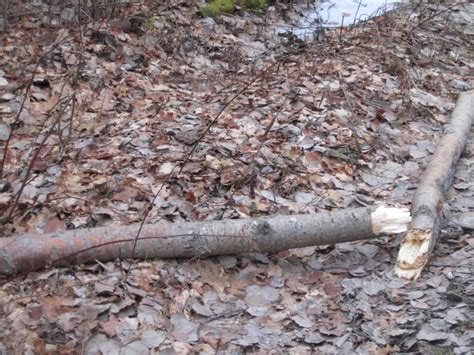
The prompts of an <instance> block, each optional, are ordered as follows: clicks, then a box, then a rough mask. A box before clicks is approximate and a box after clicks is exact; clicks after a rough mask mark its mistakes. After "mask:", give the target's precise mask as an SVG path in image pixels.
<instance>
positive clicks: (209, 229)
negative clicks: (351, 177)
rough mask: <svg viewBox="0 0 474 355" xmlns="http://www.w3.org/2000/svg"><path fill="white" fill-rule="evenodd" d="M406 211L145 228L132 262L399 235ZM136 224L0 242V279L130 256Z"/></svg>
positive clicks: (354, 211) (386, 209) (390, 209)
mask: <svg viewBox="0 0 474 355" xmlns="http://www.w3.org/2000/svg"><path fill="white" fill-rule="evenodd" d="M410 219H411V218H410V213H409V211H408V209H407V208H395V207H384V206H380V207H378V208H376V209H375V208H356V209H346V210H340V211H335V212H329V213H317V214H304V215H293V216H282V215H278V216H273V217H269V218H268V217H267V218H254V219H232V220H223V221H205V222H187V223H181V224H179V223H159V224H147V225H144V227H143V229H142V232H141V234H140V238H139V240H138V243H137V246H136V249H135V253H134V257H136V258H139V259H145V258H183V257H186V258H196V257H205V256H210V255H225V254H239V253H248V252H262V253H265V252H277V251H282V250H287V249H293V248H301V247H307V246H313V245H324V244H335V243H342V242H349V241H354V240H362V239H369V238H373V237H375V236H378V235H383V234H396V233H402V232H404V231H406V230H407V226H408V223H409V222H410ZM138 228H139V225H129V226H118V227H112V228H110V227H107V228H95V229H77V230H70V231H64V232H57V233H50V234H45V235H23V236H17V237H11V238H0V275H5V276H11V275H14V274H19V273H24V272H29V271H34V270H38V269H41V268H44V267H46V266H68V265H71V264H78V263H86V262H90V261H94V260H99V261H110V260H115V259H117V258H128V257H130V256H131V253H132V247H133V244H134V240H135V236H136V235H137V230H138Z"/></svg>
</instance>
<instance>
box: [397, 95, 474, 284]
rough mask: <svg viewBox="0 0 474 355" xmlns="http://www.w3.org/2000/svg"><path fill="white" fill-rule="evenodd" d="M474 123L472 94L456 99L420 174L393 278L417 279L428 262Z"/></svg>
mask: <svg viewBox="0 0 474 355" xmlns="http://www.w3.org/2000/svg"><path fill="white" fill-rule="evenodd" d="M473 122H474V91H473V90H471V91H467V92H464V93H462V94H461V95H460V96H459V99H458V101H457V103H456V107H455V108H454V111H453V113H452V115H451V121H450V123H449V124H447V125H446V126H445V129H444V133H443V136H442V138H441V141H440V142H439V144H438V146H437V147H436V151H435V152H434V154H433V158H432V159H431V161H430V163H429V165H428V167H427V169H426V170H425V172H424V173H423V176H422V178H421V182H420V185H419V187H418V189H417V190H416V192H415V196H414V198H413V204H412V208H411V212H412V216H413V221H412V222H411V224H410V227H409V230H408V232H407V234H406V235H405V237H404V239H403V241H402V244H401V246H400V251H399V254H398V260H397V265H396V267H395V274H396V275H397V276H399V277H402V278H404V279H409V280H415V279H417V278H418V277H419V276H420V274H421V271H422V270H423V267H424V266H425V265H426V263H427V262H428V260H429V258H430V256H431V253H432V251H433V248H434V246H435V244H436V239H437V237H438V234H439V232H440V229H441V226H442V219H443V217H442V214H443V202H444V193H445V192H446V190H447V189H448V187H449V186H450V185H451V183H452V179H453V176H454V170H455V167H456V164H457V162H458V160H459V157H460V156H461V153H462V151H463V150H464V146H465V145H466V140H467V137H468V134H469V131H470V128H471V125H472V123H473Z"/></svg>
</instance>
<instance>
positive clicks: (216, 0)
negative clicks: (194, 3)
mask: <svg viewBox="0 0 474 355" xmlns="http://www.w3.org/2000/svg"><path fill="white" fill-rule="evenodd" d="M269 2H270V1H269V0H213V1H211V2H210V3H208V4H206V6H204V7H202V8H201V15H203V16H205V17H215V16H218V15H221V14H231V13H233V12H235V11H236V10H237V8H241V9H243V10H247V11H253V12H260V11H262V10H264V9H265V8H266V7H267V6H268V4H269Z"/></svg>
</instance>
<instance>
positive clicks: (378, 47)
mask: <svg viewBox="0 0 474 355" xmlns="http://www.w3.org/2000/svg"><path fill="white" fill-rule="evenodd" d="M455 10H456V11H455ZM467 10H468V11H471V12H466V11H464V12H463V13H462V14H463V16H464V15H466V14H467V15H466V16H469V13H472V11H474V9H472V6H471V7H469V8H468V9H467ZM154 11H156V16H155V17H154V18H152V19H150V18H149V16H148V15H147V16H136V18H139V20H137V21H138V23H139V25H138V27H137V26H136V25H133V23H135V22H133V21H112V22H110V23H108V24H104V23H95V24H93V25H90V26H89V28H88V29H86V30H84V31H83V34H82V36H81V35H79V33H77V32H72V31H70V30H61V31H57V32H54V33H53V32H51V31H49V30H46V29H44V28H42V27H40V26H39V23H37V22H31V23H30V24H29V25H28V26H25V25H24V24H23V25H22V27H19V28H16V29H15V31H11V32H10V33H8V34H6V35H4V36H3V38H2V41H3V46H2V47H1V49H0V51H1V58H2V72H1V76H0V85H1V86H0V90H2V92H1V93H0V94H1V99H0V100H1V101H2V102H1V103H0V114H1V116H0V117H1V118H2V121H1V122H2V123H0V138H1V142H2V143H3V146H4V144H5V141H6V139H7V137H8V134H9V130H10V126H9V125H7V123H8V124H9V123H12V122H15V125H14V126H13V128H14V134H13V136H12V138H11V141H10V142H9V150H8V155H7V157H6V164H5V165H4V167H3V177H4V179H3V180H2V185H1V186H0V187H1V191H2V192H1V193H0V208H1V209H2V211H3V212H2V214H3V216H7V217H9V218H5V217H3V220H2V223H3V224H2V232H3V234H4V235H11V234H19V233H24V232H27V231H28V232H38V233H41V232H52V231H61V230H64V229H71V228H85V227H94V226H107V225H111V224H127V223H133V222H138V221H140V220H141V218H142V216H143V214H144V212H145V210H146V207H147V205H148V204H149V203H152V201H153V196H154V194H156V193H158V197H157V198H156V199H155V200H154V201H153V209H152V210H151V213H150V215H149V216H148V219H147V221H148V222H150V223H153V222H157V221H159V220H162V219H165V220H169V221H173V222H176V223H178V222H180V221H184V220H203V219H214V218H220V217H221V216H222V215H223V217H224V218H239V217H247V216H258V215H267V214H273V213H280V214H290V213H313V212H315V211H321V210H331V209H336V208H345V207H351V206H360V205H372V204H375V203H377V202H388V203H397V204H399V205H404V206H409V205H410V201H411V197H412V194H413V192H414V189H415V188H416V186H417V184H418V182H419V177H420V175H421V173H422V171H423V168H424V167H425V166H426V164H427V163H428V161H429V157H430V154H431V153H432V152H433V150H434V148H435V146H436V142H437V140H438V138H439V136H440V133H441V129H442V125H443V124H444V123H446V122H447V120H448V118H449V113H450V111H451V110H452V108H453V107H454V103H455V99H456V97H457V95H458V94H459V92H460V91H463V90H466V89H469V88H472V86H473V83H474V76H473V66H474V62H473V59H472V33H469V32H466V27H465V26H463V24H462V23H461V22H460V21H462V18H463V17H462V16H460V13H459V12H458V11H457V9H452V10H449V11H446V12H444V13H442V14H439V15H437V16H433V17H432V18H430V16H432V15H433V12H430V11H429V10H428V9H418V11H422V13H421V14H419V15H416V13H412V12H411V10H410V9H407V10H404V11H401V12H396V13H391V14H389V15H387V16H385V17H382V18H377V19H375V20H373V21H371V22H368V23H365V24H363V25H360V26H357V27H355V28H352V29H351V30H345V31H343V32H342V33H341V32H339V30H336V31H334V32H329V33H327V34H326V38H325V39H324V40H323V41H320V42H312V43H309V44H307V43H306V44H305V43H303V42H301V41H299V40H298V39H297V38H295V37H294V36H292V35H286V36H281V35H280V36H279V35H277V34H275V32H274V31H273V30H272V26H270V25H268V24H269V23H272V21H275V23H276V18H266V19H265V21H264V20H263V19H259V18H256V17H254V16H243V17H223V18H219V19H217V20H216V21H214V20H211V19H196V18H194V16H193V15H194V14H195V13H196V11H197V8H195V7H186V6H184V5H182V4H181V5H176V6H175V7H165V6H164V5H163V6H162V7H159V8H157V9H155V10H154ZM435 11H436V10H435ZM437 11H440V10H439V9H438V10H437ZM144 13H147V12H144ZM410 14H411V15H410ZM430 14H431V15H430ZM434 14H436V12H434ZM275 16H276V15H275ZM290 16H291V12H290ZM134 18H135V17H134ZM427 19H428V20H427ZM30 27H32V28H30ZM58 35H59V36H64V38H65V39H64V40H63V41H61V43H60V44H59V45H57V46H55V47H54V48H52V47H51V45H52V43H54V41H55V40H56V38H57V37H56V36H58ZM50 48H51V50H50V51H49V53H48V54H47V55H45V57H44V59H43V60H41V61H40V62H38V58H39V57H40V56H41V55H42V53H46V52H47V51H48V49H50ZM32 58H33V59H32ZM37 63H39V64H38V65H37ZM275 63H276V64H275ZM272 64H275V65H273V66H272ZM36 65H37V67H36ZM268 68H270V69H268ZM267 69H268V70H267ZM34 70H36V74H35V78H34V80H33V82H32V83H33V84H32V86H31V88H30V89H29V90H28V99H27V100H26V101H25V105H24V108H23V109H21V106H22V99H23V95H24V92H25V90H26V88H28V79H29V78H30V77H31V73H32V71H34ZM262 73H263V74H262ZM255 79H256V80H255ZM252 80H255V82H254V83H253V84H252V85H250V86H249V87H248V89H247V90H245V92H243V93H242V94H241V95H239V96H238V97H237V98H236V99H235V100H234V101H233V102H232V103H231V104H230V105H229V106H228V107H227V108H226V110H225V111H224V113H223V114H222V115H221V116H220V117H219V118H218V120H217V122H216V123H215V124H213V125H212V127H211V128H210V130H209V131H208V132H207V134H206V135H205V136H204V137H203V138H200V137H202V134H203V132H205V129H206V127H207V126H208V125H209V124H210V123H211V122H212V120H213V119H214V118H215V117H216V115H217V114H218V112H219V110H220V109H221V107H222V106H223V104H224V103H226V102H228V101H229V99H230V98H231V97H232V96H233V95H235V94H236V93H237V92H238V91H239V90H240V89H241V88H243V87H244V86H245V85H247V83H249V82H250V81H252ZM73 103H74V104H73ZM20 110H21V111H20ZM18 112H20V114H19V115H18ZM275 115H276V120H275V122H273V120H272V118H273V117H274V116H275ZM17 116H18V120H16V121H15V118H16V117H17ZM267 129H269V134H268V136H265V131H266V130H267ZM264 138H265V141H264V145H263V147H262V148H261V150H260V152H259V154H258V155H257V156H256V157H255V152H256V151H257V150H258V147H259V146H260V144H261V141H262V140H263V139H264ZM472 138H473V136H472V135H471V137H470V141H469V146H468V148H467V149H466V152H465V154H464V157H463V159H462V160H461V164H460V166H459V169H458V171H457V175H456V178H455V181H454V185H453V188H452V189H450V191H449V193H448V205H447V208H446V215H447V216H448V217H449V216H451V217H452V218H451V219H450V223H449V224H448V225H447V227H446V229H445V230H443V233H442V237H441V238H440V241H439V242H438V245H437V248H436V250H435V256H434V257H433V259H432V260H431V262H430V265H429V267H427V269H426V271H425V272H424V273H423V275H422V277H421V279H420V280H419V281H417V282H414V283H412V284H408V283H405V282H403V281H400V280H398V279H396V278H394V277H393V276H392V275H391V273H390V272H391V269H392V268H393V266H394V264H395V260H396V255H397V252H398V247H399V243H400V240H399V239H397V238H395V239H392V240H390V239H388V238H381V239H379V240H371V241H367V242H359V243H345V244H339V245H336V246H329V247H324V248H306V249H303V250H292V251H288V252H283V253H279V254H276V255H262V254H249V255H242V256H238V257H234V256H226V257H219V258H210V259H206V260H191V261H171V260H170V261H146V262H137V263H134V264H130V263H129V262H128V261H117V262H115V263H112V262H111V263H107V264H101V263H95V264H90V265H85V266H80V267H74V268H62V269H50V270H47V271H43V272H39V273H30V274H29V275H27V276H23V277H21V278H18V279H15V280H11V281H9V282H6V283H5V284H4V285H3V286H2V288H1V289H0V304H1V305H2V308H1V313H0V318H1V319H0V341H1V344H2V347H3V351H4V352H9V351H11V350H13V349H15V350H20V351H26V350H33V351H36V352H38V353H44V352H51V353H55V352H73V351H76V352H80V351H84V352H85V353H119V352H120V351H121V352H123V353H127V354H135V353H139V354H141V353H147V352H152V351H165V350H166V351H168V352H170V353H173V352H175V353H186V352H195V351H204V352H217V351H225V352H229V351H257V350H273V351H277V352H280V351H282V350H288V351H301V352H303V351H311V350H314V351H316V352H321V353H335V352H342V353H349V352H351V351H356V352H357V353H372V352H374V351H378V352H381V353H385V352H397V351H402V352H408V351H411V352H423V353H436V352H443V353H444V352H446V353H450V352H454V353H468V352H469V351H470V349H471V345H472V343H471V342H472V338H473V337H474V330H473V324H472V307H473V291H474V290H473V286H472V285H473V270H472V265H473V257H474V249H473V240H472V238H471V234H469V233H470V232H469V231H467V230H466V229H462V228H461V227H460V226H459V223H458V222H456V221H457V219H456V218H457V217H456V214H458V213H459V212H472V211H473V209H474V198H473V195H474V184H473V182H472V181H473V175H474V172H473V168H474V167H473V161H472V155H473V153H474V145H473V139H472ZM41 142H44V143H41ZM193 146H195V147H196V148H195V149H194V152H193V154H192V155H189V152H190V151H191V150H192V147H193ZM35 149H38V150H37V151H38V154H37V155H36V158H35V159H33V160H32V159H31V157H32V156H34V155H35V153H34V152H35ZM184 160H189V161H188V162H187V163H186V164H185V165H184V168H183V169H182V171H181V172H180V173H179V174H177V170H178V169H174V170H173V168H174V167H175V166H179V167H180V166H181V164H182V162H183V161H184ZM32 161H33V163H30V162H32ZM252 162H253V163H252ZM28 167H30V169H29V170H30V173H28V174H27V175H25V174H26V172H27V171H28ZM22 181H27V184H25V187H24V189H23V191H22V194H21V197H20V198H19V201H18V203H17V204H15V193H16V192H17V191H18V190H19V189H20V188H21V186H22ZM228 201H230V202H228ZM11 206H15V208H14V210H12V207H11ZM12 211H13V212H12ZM465 228H466V227H465ZM127 271H128V276H127V277H125V274H126V273H127ZM0 349H1V348H0Z"/></svg>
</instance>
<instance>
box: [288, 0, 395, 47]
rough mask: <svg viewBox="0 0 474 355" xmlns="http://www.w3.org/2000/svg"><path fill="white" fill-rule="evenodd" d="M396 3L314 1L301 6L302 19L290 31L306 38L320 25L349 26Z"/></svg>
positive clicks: (390, 7) (385, 10)
mask: <svg viewBox="0 0 474 355" xmlns="http://www.w3.org/2000/svg"><path fill="white" fill-rule="evenodd" d="M397 3H398V1H393V0H331V1H322V2H321V1H316V2H315V3H314V4H312V5H309V6H307V7H305V8H303V10H302V20H300V23H299V24H298V25H297V26H296V27H295V28H292V29H291V32H292V33H293V34H295V35H296V36H298V37H299V38H301V39H308V38H309V37H310V36H314V35H315V32H318V29H320V28H321V27H324V28H331V27H340V26H341V25H342V26H350V25H352V24H355V23H357V22H360V21H365V20H367V19H369V18H371V17H375V16H380V15H382V14H384V13H385V12H387V11H390V10H393V9H394V7H395V6H396V4H397ZM285 31H287V30H285Z"/></svg>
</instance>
